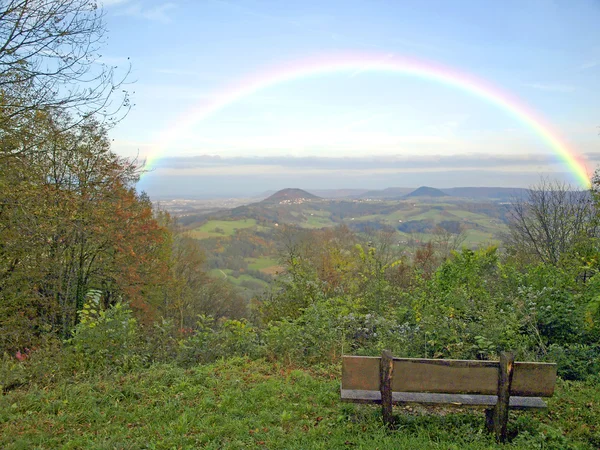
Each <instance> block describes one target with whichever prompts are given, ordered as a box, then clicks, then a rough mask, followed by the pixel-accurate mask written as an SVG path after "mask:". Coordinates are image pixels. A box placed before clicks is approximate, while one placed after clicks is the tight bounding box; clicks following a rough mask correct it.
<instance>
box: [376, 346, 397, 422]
mask: <svg viewBox="0 0 600 450" xmlns="http://www.w3.org/2000/svg"><path fill="white" fill-rule="evenodd" d="M393 374H394V357H393V356H392V353H391V352H389V351H388V350H384V351H383V353H382V354H381V365H380V367H379V375H380V384H379V390H380V391H381V411H382V413H383V422H384V423H385V424H386V425H387V426H388V427H392V425H393V424H394V416H393V414H392V376H393Z"/></svg>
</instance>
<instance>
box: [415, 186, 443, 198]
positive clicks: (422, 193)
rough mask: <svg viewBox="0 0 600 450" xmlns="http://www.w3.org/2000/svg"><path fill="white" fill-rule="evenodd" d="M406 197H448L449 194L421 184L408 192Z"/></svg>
mask: <svg viewBox="0 0 600 450" xmlns="http://www.w3.org/2000/svg"><path fill="white" fill-rule="evenodd" d="M406 197H448V194H446V193H445V192H444V191H440V190H439V189H436V188H432V187H429V186H421V187H420V188H417V189H415V190H414V191H412V192H410V193H409V194H406Z"/></svg>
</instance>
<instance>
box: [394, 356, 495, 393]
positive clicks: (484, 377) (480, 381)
mask: <svg viewBox="0 0 600 450" xmlns="http://www.w3.org/2000/svg"><path fill="white" fill-rule="evenodd" d="M473 362H475V363H477V362H479V361H473ZM394 366H395V367H394V371H395V372H396V373H401V374H402V376H401V377H397V378H396V379H395V380H394V382H393V384H392V388H393V390H394V391H397V392H432V393H436V392H437V393H448V394H495V393H496V392H497V387H498V366H497V365H496V366H495V367H494V366H492V365H479V364H473V365H465V364H462V361H461V364H459V365H451V364H448V365H446V364H438V363H437V362H435V363H433V364H431V363H428V362H424V361H418V362H417V361H409V360H397V361H394Z"/></svg>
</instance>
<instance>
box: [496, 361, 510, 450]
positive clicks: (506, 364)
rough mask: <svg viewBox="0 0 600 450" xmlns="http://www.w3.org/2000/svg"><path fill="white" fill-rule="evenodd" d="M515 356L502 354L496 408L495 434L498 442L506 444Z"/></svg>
mask: <svg viewBox="0 0 600 450" xmlns="http://www.w3.org/2000/svg"><path fill="white" fill-rule="evenodd" d="M514 362H515V355H514V354H512V353H506V352H502V353H501V354H500V371H499V373H498V401H497V402H496V407H495V408H494V414H493V415H494V432H495V434H496V440H497V441H498V442H506V425H507V423H508V408H509V402H510V386H511V384H512V377H513V368H514Z"/></svg>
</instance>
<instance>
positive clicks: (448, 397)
mask: <svg viewBox="0 0 600 450" xmlns="http://www.w3.org/2000/svg"><path fill="white" fill-rule="evenodd" d="M341 399H342V401H344V402H349V403H376V404H379V403H381V393H380V392H379V391H371V390H366V391H365V390H350V389H342V390H341ZM497 401H498V396H497V395H468V394H431V393H418V392H393V393H392V402H393V403H394V404H397V403H422V404H431V405H439V404H446V405H450V406H473V407H479V406H481V407H490V406H496V402H497ZM509 405H510V407H511V409H543V408H547V407H548V406H547V405H546V402H544V400H542V399H541V398H539V397H510V402H509Z"/></svg>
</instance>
